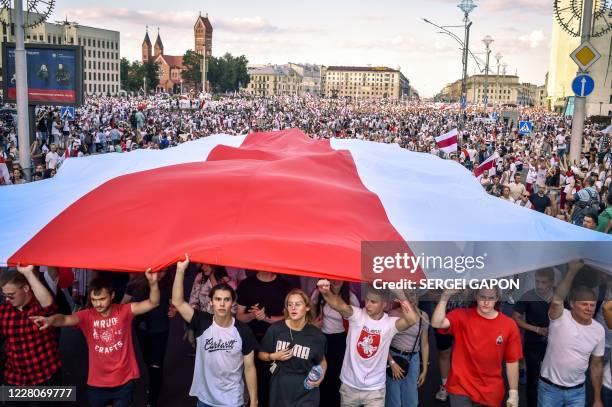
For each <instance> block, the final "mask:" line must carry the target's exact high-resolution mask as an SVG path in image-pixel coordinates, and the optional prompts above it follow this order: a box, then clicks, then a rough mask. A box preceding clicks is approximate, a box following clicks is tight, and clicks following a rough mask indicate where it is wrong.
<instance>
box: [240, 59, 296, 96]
mask: <svg viewBox="0 0 612 407" xmlns="http://www.w3.org/2000/svg"><path fill="white" fill-rule="evenodd" d="M247 73H248V75H249V84H248V85H247V86H246V88H245V90H246V92H247V93H250V94H252V95H257V96H281V95H298V93H299V91H300V85H301V82H302V80H301V77H300V75H299V74H298V73H297V72H296V71H295V70H294V69H293V68H291V67H289V66H288V65H261V66H250V67H248V68H247Z"/></svg>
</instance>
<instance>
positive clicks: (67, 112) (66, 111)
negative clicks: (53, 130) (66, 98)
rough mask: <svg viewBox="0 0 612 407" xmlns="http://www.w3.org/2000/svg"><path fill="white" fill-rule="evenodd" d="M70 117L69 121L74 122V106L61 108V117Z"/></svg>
mask: <svg viewBox="0 0 612 407" xmlns="http://www.w3.org/2000/svg"><path fill="white" fill-rule="evenodd" d="M66 116H68V120H74V106H62V107H61V108H60V117H61V118H62V119H64V118H66Z"/></svg>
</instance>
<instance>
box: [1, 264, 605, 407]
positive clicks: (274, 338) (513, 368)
mask: <svg viewBox="0 0 612 407" xmlns="http://www.w3.org/2000/svg"><path fill="white" fill-rule="evenodd" d="M186 274H188V275H191V276H192V277H193V275H194V274H195V275H196V278H195V279H194V280H195V281H194V280H190V281H194V283H193V285H192V287H185V275H186ZM523 278H524V280H525V282H526V284H525V287H524V288H523V290H522V294H521V296H520V299H519V300H518V301H517V302H516V303H514V305H510V308H509V309H507V306H508V305H509V304H508V302H507V301H506V298H507V297H506V296H502V293H501V292H500V291H499V290H498V289H495V288H492V289H488V288H481V289H479V290H475V291H472V292H468V291H462V292H459V291H458V290H444V291H441V292H440V291H436V292H429V293H419V294H418V295H417V292H416V291H414V290H394V291H392V292H387V291H384V290H377V289H374V288H372V287H367V286H365V285H364V286H363V287H361V290H357V291H355V290H354V287H352V285H351V284H349V283H347V282H343V281H339V280H331V281H330V280H317V279H313V278H308V277H297V276H289V275H278V274H274V273H270V272H265V271H256V270H242V269H236V268H230V267H221V266H211V265H208V264H199V263H195V264H194V263H191V262H190V259H189V255H188V254H185V255H184V258H183V259H182V260H179V262H178V263H177V264H176V265H175V266H172V267H169V268H168V269H165V270H162V271H159V272H155V273H154V272H151V271H150V270H147V271H145V272H144V273H133V274H131V275H128V274H127V273H112V272H104V271H94V270H80V269H79V270H72V269H57V268H55V267H42V266H41V267H33V266H17V267H16V268H9V269H4V270H2V271H1V273H0V288H1V290H2V295H1V297H0V298H2V302H1V303H0V341H1V342H2V344H3V358H2V359H3V360H4V362H3V364H2V365H0V366H2V369H1V370H0V372H1V373H2V377H3V383H5V384H7V385H15V386H50V385H61V384H62V383H63V381H62V361H61V358H60V353H59V350H58V339H59V336H60V334H61V333H62V332H63V331H62V330H61V329H60V328H61V327H69V326H72V327H75V328H77V329H78V330H80V331H81V332H82V334H83V337H84V339H85V342H86V344H87V351H88V364H89V371H88V377H87V392H86V393H87V402H88V403H89V404H88V405H90V406H94V407H95V406H100V407H102V406H108V405H113V406H129V405H131V403H132V401H133V397H134V393H135V389H136V383H137V381H138V380H146V383H147V384H146V389H147V390H146V392H147V394H146V396H147V406H156V405H159V404H158V403H159V398H160V393H161V392H162V391H163V388H164V380H163V377H164V359H165V355H166V349H167V345H168V332H169V326H170V324H169V321H170V319H172V318H179V317H180V318H182V319H183V320H184V322H185V333H186V334H187V333H188V332H191V333H192V339H191V340H192V341H193V345H194V351H195V352H194V354H193V355H192V356H193V357H194V358H195V360H194V370H193V376H192V384H191V388H190V391H189V395H191V396H194V397H195V398H196V399H197V405H198V407H202V406H243V405H249V406H274V407H284V406H317V405H321V406H346V407H352V406H355V407H356V406H367V407H370V406H373V407H382V406H388V407H396V406H397V407H406V406H417V405H419V388H420V387H421V386H422V385H423V384H424V383H425V382H426V381H427V380H430V381H433V382H434V383H439V385H440V387H439V390H438V392H437V393H436V395H435V398H436V399H438V400H440V401H442V402H444V401H449V402H450V405H451V406H452V407H457V406H496V407H499V406H500V405H502V404H503V405H505V406H507V407H519V386H520V384H525V392H526V395H527V397H526V405H527V406H541V407H562V406H568V407H569V406H584V405H585V403H586V402H587V400H589V401H590V402H591V403H592V405H593V406H597V407H599V406H612V378H611V375H610V373H611V369H612V365H611V364H610V346H611V345H612V341H611V340H610V339H611V337H610V332H611V331H610V330H609V328H608V327H612V301H609V299H610V298H611V297H612V278H609V276H607V274H605V273H599V272H596V271H594V270H593V269H590V268H589V267H588V266H585V265H584V263H583V262H581V261H574V262H571V263H570V264H569V265H568V267H567V271H566V272H565V273H564V274H563V273H561V272H560V271H559V270H557V269H552V268H549V269H541V270H538V271H535V272H532V273H528V274H527V275H524V276H523ZM75 279H76V280H78V279H85V281H86V284H84V286H85V290H83V287H82V285H81V284H80V282H79V281H75ZM555 282H557V284H555ZM529 287H533V289H529ZM185 288H187V291H185ZM70 290H72V293H70ZM186 292H187V293H189V292H190V293H191V294H190V295H189V296H188V297H187V296H185V293H186ZM83 294H84V295H83ZM186 297H187V298H186ZM194 301H195V302H194ZM196 303H197V304H196ZM604 326H605V328H604ZM133 328H134V329H133ZM133 332H134V333H135V336H136V338H133ZM431 334H433V335H434V340H433V341H430V339H429V335H431ZM185 338H186V340H189V336H188V335H185ZM430 342H431V343H435V346H436V352H437V355H438V357H437V360H435V359H434V358H431V357H430V354H431V353H433V352H430V348H429V347H430ZM136 347H139V348H140V352H141V353H142V358H143V360H144V365H145V366H146V374H145V375H142V374H141V372H140V368H139V365H138V363H137V360H136V354H137V353H136ZM430 363H437V364H438V365H439V372H440V376H439V377H433V375H432V374H429V366H430ZM502 369H503V370H504V371H505V374H504V373H503V372H502ZM523 376H524V377H523ZM522 379H525V381H524V383H522ZM81 404H82V405H84V400H81ZM9 405H12V404H9ZM16 405H27V403H25V402H20V403H18V404H16ZM32 405H36V404H35V403H32ZM421 405H422V404H421ZM522 405H524V404H522Z"/></svg>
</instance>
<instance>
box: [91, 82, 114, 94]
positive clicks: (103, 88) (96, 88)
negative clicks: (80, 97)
mask: <svg viewBox="0 0 612 407" xmlns="http://www.w3.org/2000/svg"><path fill="white" fill-rule="evenodd" d="M86 89H87V92H89V93H92V92H103V93H106V92H111V93H117V92H119V85H106V84H101V85H99V84H97V83H90V84H89V85H86Z"/></svg>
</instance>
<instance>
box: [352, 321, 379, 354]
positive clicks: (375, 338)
mask: <svg viewBox="0 0 612 407" xmlns="http://www.w3.org/2000/svg"><path fill="white" fill-rule="evenodd" d="M379 347H380V330H377V329H376V330H369V329H368V328H367V327H365V326H364V327H363V328H361V334H359V339H358V340H357V353H359V356H361V357H362V358H364V359H369V358H371V357H373V356H374V355H376V352H378V348H379Z"/></svg>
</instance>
